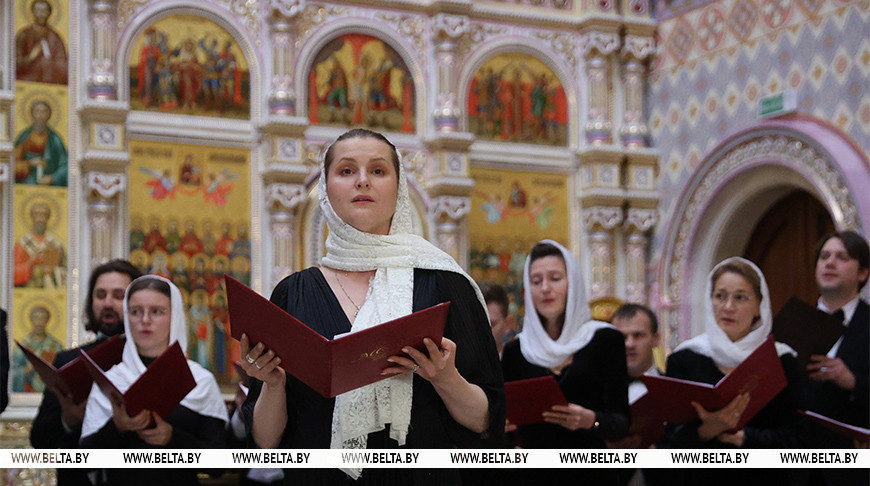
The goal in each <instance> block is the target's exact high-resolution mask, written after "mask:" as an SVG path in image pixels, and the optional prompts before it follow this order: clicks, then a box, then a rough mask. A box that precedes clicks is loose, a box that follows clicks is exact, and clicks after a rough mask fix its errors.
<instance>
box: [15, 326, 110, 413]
mask: <svg viewBox="0 0 870 486" xmlns="http://www.w3.org/2000/svg"><path fill="white" fill-rule="evenodd" d="M15 344H17V345H18V347H19V348H20V349H21V351H22V352H24V357H25V358H27V360H28V361H30V364H32V365H33V370H34V371H36V374H38V375H39V377H40V378H41V379H42V382H43V383H45V385H46V386H47V387H49V388H54V389H56V390H57V391H59V392H60V393H62V394H64V395H66V396H72V400H73V403H82V402H83V401H85V400H87V398H88V394H89V393H90V392H91V383H93V382H94V380H93V378H91V375H90V373H88V369H87V368H86V367H85V364H84V363H83V362H82V359H81V358H79V357H76V358H75V359H74V360H72V361H70V362H69V363H67V364H65V365H63V366H61V367H60V368H55V367H54V365H52V364H51V363H49V362H48V361H45V360H44V359H42V358H41V357H40V356H39V355H38V354H36V353H34V352H33V351H31V350H30V349H28V348H27V347H25V346H22V345H21V343H19V342H18V341H15ZM123 352H124V341H123V340H122V339H121V336H113V337H112V338H110V339H108V340H106V341H105V342H102V343H100V344H99V345H97V346H94V348H93V349H91V350H90V351H89V353H90V355H91V357H92V358H93V360H94V362H95V363H96V364H97V365H98V366H99V367H100V368H102V369H104V370H108V369H109V368H111V367H112V366H114V365H116V364H118V363H119V362H120V361H121V354H122V353H123Z"/></svg>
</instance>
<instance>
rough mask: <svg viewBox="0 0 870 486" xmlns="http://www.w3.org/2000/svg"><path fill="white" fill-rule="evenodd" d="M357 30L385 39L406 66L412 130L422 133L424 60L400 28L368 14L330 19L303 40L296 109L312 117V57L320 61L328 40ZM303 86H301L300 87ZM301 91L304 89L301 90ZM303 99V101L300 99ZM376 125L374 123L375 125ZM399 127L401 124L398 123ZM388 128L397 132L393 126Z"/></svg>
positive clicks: (296, 79) (424, 94)
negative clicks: (412, 108) (412, 99)
mask: <svg viewBox="0 0 870 486" xmlns="http://www.w3.org/2000/svg"><path fill="white" fill-rule="evenodd" d="M347 34H359V35H368V36H371V37H374V38H376V39H379V40H381V41H382V42H384V44H385V45H386V46H388V47H389V48H391V49H393V50H394V51H395V52H396V53H397V54H398V56H399V58H400V59H401V60H402V62H404V65H405V68H406V69H407V70H408V73H409V77H410V81H411V88H412V96H413V97H414V114H413V118H414V129H413V131H412V132H410V133H413V134H417V133H425V132H426V130H425V128H426V126H427V123H428V117H427V116H426V109H425V107H426V97H427V93H426V89H425V88H426V83H425V82H424V73H423V64H424V63H423V61H422V60H421V59H419V58H418V56H416V55H414V53H413V52H414V51H413V48H412V47H411V46H410V45H408V44H407V41H406V40H405V38H404V37H403V36H401V35H400V33H399V32H395V31H393V30H392V29H390V28H389V25H387V24H384V23H382V22H380V21H378V20H373V19H369V18H365V19H362V18H356V17H354V18H348V17H343V18H341V19H339V20H337V21H334V22H330V23H328V24H325V25H323V26H322V28H321V29H320V31H319V32H318V33H317V34H315V35H313V36H312V37H311V38H310V39H309V40H308V41H307V42H306V44H305V45H304V46H303V47H302V48H301V49H300V51H299V56H298V58H297V60H298V62H297V69H296V70H295V80H294V82H295V85H296V86H299V87H300V89H299V90H298V91H299V93H298V94H297V96H299V97H300V98H299V102H297V107H298V108H297V112H298V114H299V116H303V117H306V118H308V119H309V120H310V119H311V114H310V113H309V107H310V103H309V101H310V100H309V96H310V90H309V73H310V72H311V71H312V70H313V69H314V67H315V61H318V62H319V61H320V59H318V56H319V55H320V54H321V51H322V50H323V49H324V48H326V47H327V46H328V45H329V43H330V42H333V41H335V40H336V39H338V38H340V37H341V36H343V35H347ZM302 87H304V90H303V89H302ZM302 91H304V93H303V92H302ZM303 100H304V102H302V101H303ZM374 128H377V127H374ZM400 128H401V127H400ZM389 131H390V132H399V131H401V130H394V129H393V128H392V127H391V128H390V129H389Z"/></svg>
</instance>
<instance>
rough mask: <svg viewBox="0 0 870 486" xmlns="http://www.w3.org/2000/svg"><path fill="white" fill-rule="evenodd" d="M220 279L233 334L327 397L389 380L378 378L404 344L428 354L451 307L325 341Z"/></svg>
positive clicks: (258, 298)
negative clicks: (265, 350) (258, 345)
mask: <svg viewBox="0 0 870 486" xmlns="http://www.w3.org/2000/svg"><path fill="white" fill-rule="evenodd" d="M225 278H226V283H227V300H228V303H229V313H230V332H231V333H232V336H233V337H234V338H236V339H241V338H242V333H244V334H246V335H247V336H248V340H249V341H250V343H251V345H252V346H253V345H255V344H256V343H260V342H261V343H263V345H265V346H266V348H268V349H271V350H272V351H274V352H275V354H276V355H278V356H279V357H280V358H281V367H282V368H284V369H285V370H286V371H287V372H288V373H290V374H291V375H293V376H295V377H296V378H298V379H299V380H300V381H302V382H303V383H305V384H306V385H308V386H309V387H311V388H312V389H314V390H315V391H317V392H318V393H320V394H321V395H323V396H324V397H328V398H331V397H335V396H337V395H340V394H342V393H344V392H347V391H350V390H353V389H355V388H359V387H361V386H365V385H368V384H371V383H374V382H376V381H379V380H382V379H384V378H389V376H384V375H381V371H383V370H384V369H385V368H388V367H390V366H392V363H390V362H388V361H387V358H389V357H390V356H395V355H402V354H404V353H402V348H403V347H405V346H412V347H415V348H417V349H419V350H422V351H423V352H424V353H426V354H428V352H427V351H425V346H424V345H423V338H427V337H428V338H429V339H431V340H432V341H434V342H435V343H440V342H441V338H442V337H443V335H444V324H445V323H446V321H447V311H448V310H449V307H450V303H449V302H445V303H443V304H438V305H435V306H432V307H429V308H428V309H423V310H421V311H417V312H414V313H413V314H409V315H407V316H404V317H400V318H398V319H395V320H392V321H389V322H385V323H383V324H380V325H378V326H375V327H371V328H368V329H365V330H362V331H359V332H355V333H353V334H346V335H343V336H341V337H338V338H336V339H333V340H331V341H330V340H329V339H326V338H325V337H323V336H321V335H320V334H318V333H317V332H316V331H314V330H312V329H311V328H309V327H308V326H306V325H305V324H303V323H302V322H301V321H300V320H298V319H296V318H295V317H293V316H291V315H290V314H288V313H287V312H285V311H284V309H281V308H280V307H278V306H277V305H275V304H273V303H272V302H271V301H269V300H268V299H266V298H264V297H263V296H261V295H260V294H258V293H256V292H254V291H253V290H251V289H250V288H248V287H247V286H246V285H245V284H243V283H241V282H239V281H238V280H236V279H234V278H232V277H230V276H228V275H227V276H225ZM242 359H244V356H243V357H242Z"/></svg>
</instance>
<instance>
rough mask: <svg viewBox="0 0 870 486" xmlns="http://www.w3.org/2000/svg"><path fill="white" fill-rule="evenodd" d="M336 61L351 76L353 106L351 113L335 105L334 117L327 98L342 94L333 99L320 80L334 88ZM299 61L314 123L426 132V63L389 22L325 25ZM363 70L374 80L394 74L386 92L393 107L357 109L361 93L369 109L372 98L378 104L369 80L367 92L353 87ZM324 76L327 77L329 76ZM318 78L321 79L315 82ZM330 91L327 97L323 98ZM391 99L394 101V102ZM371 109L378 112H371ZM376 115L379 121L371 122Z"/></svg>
mask: <svg viewBox="0 0 870 486" xmlns="http://www.w3.org/2000/svg"><path fill="white" fill-rule="evenodd" d="M366 60H367V61H366ZM364 62H368V65H366V66H363V63H364ZM336 63H337V65H338V66H339V67H340V68H341V70H342V71H344V74H345V76H346V77H347V81H348V92H347V105H348V107H347V110H346V113H339V111H341V110H339V109H336V110H334V111H333V113H334V118H333V119H331V120H330V110H329V107H328V104H327V105H323V104H322V102H323V101H326V102H327V103H337V102H339V100H340V95H336V94H333V97H332V98H330V96H329V94H330V93H329V92H328V91H325V90H323V89H321V88H322V87H323V86H322V85H321V86H318V85H317V84H320V83H327V87H328V83H331V82H332V81H331V80H330V79H329V77H328V73H329V71H330V69H327V68H332V67H334V66H335V65H336ZM297 66H298V68H297V69H296V78H295V83H296V86H299V87H300V88H299V90H298V96H299V103H298V107H299V110H298V111H299V115H300V116H304V117H306V118H307V119H308V120H309V122H310V123H311V125H319V124H326V125H330V124H331V125H334V126H339V127H345V128H347V127H350V126H365V127H366V128H370V129H373V130H379V131H386V132H392V133H406V134H417V133H425V131H426V130H425V128H426V126H427V124H428V123H429V121H428V116H427V115H426V109H425V106H426V100H425V98H426V89H427V86H426V82H425V77H424V74H423V68H422V62H421V60H420V59H418V58H417V57H416V56H415V55H413V53H412V50H411V49H410V46H408V45H406V40H404V38H403V37H401V36H400V35H398V33H397V32H393V31H392V30H391V29H390V28H389V26H388V25H386V24H382V23H381V22H379V21H377V20H372V19H353V18H342V19H340V20H337V21H335V22H332V23H330V24H329V25H325V26H323V27H322V28H321V29H320V33H319V35H315V36H312V37H311V39H310V40H309V41H308V42H307V43H306V44H305V45H304V46H303V47H302V48H301V49H300V52H299V56H298V63H297ZM361 72H362V73H363V74H364V76H363V78H362V79H365V80H366V83H367V84H369V83H370V82H372V83H373V82H374V80H372V79H371V78H377V79H379V80H383V79H385V78H389V82H390V83H391V89H385V91H388V92H386V93H384V94H385V96H386V103H387V106H388V107H389V108H388V109H387V110H380V109H379V108H378V107H377V106H375V108H373V109H370V110H369V111H368V113H363V114H362V115H361V116H360V114H359V113H357V107H356V106H354V105H353V103H352V101H356V100H358V97H359V96H363V98H364V99H365V104H366V105H367V108H368V105H371V103H374V104H375V105H377V103H378V102H379V101H377V100H373V99H371V97H370V95H371V90H370V89H369V87H368V85H367V86H365V87H364V89H363V91H362V92H359V91H357V92H353V91H354V90H352V89H351V85H354V84H355V83H354V82H353V81H352V80H353V78H354V77H355V76H357V75H359V74H360V73H361ZM324 76H327V78H326V79H323V77H324ZM318 78H319V79H318ZM399 78H402V81H401V82H400V81H397V80H398V79H399ZM312 80H314V82H315V83H317V84H312ZM313 96H316V97H317V98H318V99H317V101H316V103H315V102H313V101H314V100H313ZM324 96H325V97H326V99H325V100H321V99H320V98H323V97H324ZM400 96H401V98H402V99H401V107H397V106H396V105H395V103H396V100H397V99H398V97H400ZM409 99H410V100H409ZM390 100H392V101H393V104H390ZM313 109H317V113H316V114H315V113H313V112H312V110H313ZM383 111H387V112H389V115H388V116H387V117H386V118H387V120H388V123H387V124H386V126H385V124H384V123H383V120H384V118H385V117H383V116H380V115H382V112H383ZM371 114H375V115H377V116H372V117H368V116H366V115H371ZM322 118H325V119H326V122H324V119H322ZM372 119H374V120H375V123H370V121H371V120H372Z"/></svg>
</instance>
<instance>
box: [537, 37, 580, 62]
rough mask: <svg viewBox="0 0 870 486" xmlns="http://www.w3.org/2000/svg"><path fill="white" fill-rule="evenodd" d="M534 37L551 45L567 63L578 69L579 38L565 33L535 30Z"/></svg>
mask: <svg viewBox="0 0 870 486" xmlns="http://www.w3.org/2000/svg"><path fill="white" fill-rule="evenodd" d="M534 36H535V37H537V38H538V39H541V40H542V41H544V42H546V43H548V44H550V46H552V47H553V50H554V51H556V52H558V53H559V54H561V55H562V57H563V58H564V59H565V61H566V62H567V63H568V64H569V65H570V66H571V67H572V68H573V69H574V70H576V69H577V54H576V53H577V36H576V35H574V34H569V33H565V32H552V31H550V32H548V31H546V30H535V31H534Z"/></svg>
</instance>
